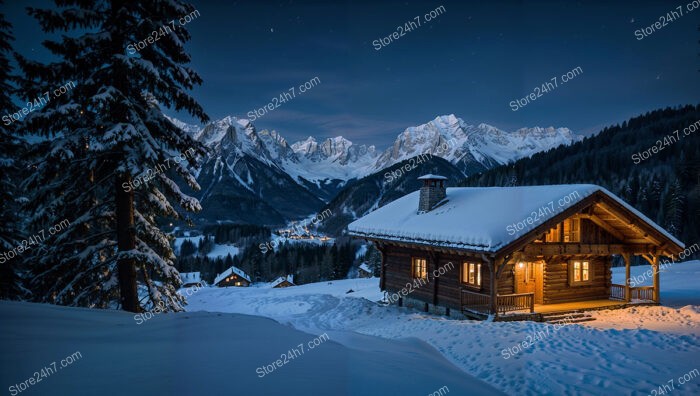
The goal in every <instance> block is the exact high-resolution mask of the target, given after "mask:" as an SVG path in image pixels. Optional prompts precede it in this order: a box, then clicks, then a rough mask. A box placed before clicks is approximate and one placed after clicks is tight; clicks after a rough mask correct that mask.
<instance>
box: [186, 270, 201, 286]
mask: <svg viewBox="0 0 700 396" xmlns="http://www.w3.org/2000/svg"><path fill="white" fill-rule="evenodd" d="M180 280H181V281H182V287H202V286H204V281H203V280H202V274H201V273H200V272H180Z"/></svg>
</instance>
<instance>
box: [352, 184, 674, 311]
mask: <svg viewBox="0 0 700 396" xmlns="http://www.w3.org/2000/svg"><path fill="white" fill-rule="evenodd" d="M420 179H421V180H422V181H423V187H422V188H421V189H420V191H416V192H413V193H410V194H408V195H405V196H404V197H402V198H399V199H397V200H395V201H394V202H391V203H389V204H387V205H385V206H383V207H381V208H379V209H377V210H375V211H374V212H372V213H369V214H367V215H366V216H364V217H362V218H360V219H358V220H356V221H354V222H353V223H351V224H350V225H349V226H348V230H349V233H350V235H353V236H354V237H357V238H362V239H365V240H369V241H372V242H374V244H375V245H376V247H377V249H378V250H379V251H380V252H381V254H382V263H381V271H380V288H381V289H382V290H384V291H386V292H387V293H390V294H393V295H397V296H399V297H397V298H396V299H395V300H396V301H397V303H398V304H401V305H410V306H414V307H418V308H420V309H425V310H426V311H432V312H436V313H440V314H447V315H451V314H452V313H455V312H456V313H462V314H464V315H466V316H472V317H486V316H487V315H494V316H495V317H496V318H497V319H504V320H505V319H506V317H508V316H510V317H511V318H516V317H518V316H519V317H520V318H524V319H533V320H546V316H547V315H548V314H551V313H554V312H565V311H571V310H578V309H582V310H585V309H595V308H601V307H615V306H625V305H628V304H631V303H636V304H640V303H645V304H646V303H651V304H655V303H659V299H660V283H659V274H658V270H659V263H660V258H661V257H670V256H671V255H673V254H678V253H679V252H681V251H683V247H684V245H683V243H682V242H681V241H679V240H678V239H676V238H675V237H673V236H672V235H671V234H670V233H668V232H667V231H666V230H664V229H663V228H661V227H660V226H659V225H657V224H655V223H654V222H653V221H651V220H650V219H649V218H647V217H646V216H644V215H643V214H641V213H640V212H639V211H637V210H636V209H634V208H633V207H631V206H630V205H628V204H627V203H625V202H624V201H622V200H621V199H620V198H618V197H616V196H615V195H614V194H612V193H611V192H609V191H607V190H606V189H604V188H602V187H600V186H596V185H590V184H577V185H549V186H524V187H475V188H471V187H465V188H445V185H444V183H445V179H444V178H443V177H440V176H436V175H426V176H424V177H421V178H420ZM613 256H618V257H621V258H622V260H623V261H624V263H625V266H626V278H627V279H630V263H631V260H632V257H633V256H639V257H641V258H643V259H644V260H646V261H648V262H649V264H651V266H652V269H653V273H654V275H653V285H651V286H637V287H632V286H631V285H630V282H624V284H615V283H613V282H612V272H611V266H612V261H613V260H612V259H613ZM408 283H411V284H413V285H416V286H415V287H413V288H412V289H411V290H410V291H409V292H407V293H404V290H403V289H404V288H405V287H406V285H407V284H408Z"/></svg>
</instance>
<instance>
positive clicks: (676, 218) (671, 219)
mask: <svg viewBox="0 0 700 396" xmlns="http://www.w3.org/2000/svg"><path fill="white" fill-rule="evenodd" d="M684 213H685V195H684V194H683V186H682V185H681V182H680V181H679V180H678V179H676V180H674V181H673V182H672V183H671V187H670V188H669V190H668V198H667V200H666V229H667V230H668V231H669V232H670V233H671V234H673V235H674V236H677V237H678V236H680V235H681V234H682V233H683V215H684Z"/></svg>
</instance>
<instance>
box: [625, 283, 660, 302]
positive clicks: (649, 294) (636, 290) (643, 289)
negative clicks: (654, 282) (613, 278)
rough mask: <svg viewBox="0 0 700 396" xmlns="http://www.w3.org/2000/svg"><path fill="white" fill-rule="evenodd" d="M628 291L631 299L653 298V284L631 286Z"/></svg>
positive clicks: (650, 299)
mask: <svg viewBox="0 0 700 396" xmlns="http://www.w3.org/2000/svg"><path fill="white" fill-rule="evenodd" d="M630 292H631V293H632V299H633V300H649V301H653V300H654V286H639V287H633V288H632V290H630Z"/></svg>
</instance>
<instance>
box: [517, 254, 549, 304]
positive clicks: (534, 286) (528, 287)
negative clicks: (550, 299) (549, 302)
mask: <svg viewBox="0 0 700 396" xmlns="http://www.w3.org/2000/svg"><path fill="white" fill-rule="evenodd" d="M543 267H544V262H542V261H534V262H533V261H521V262H519V263H517V264H515V293H516V294H520V293H535V304H542V280H543Z"/></svg>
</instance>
